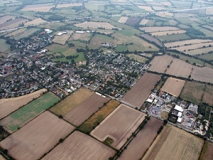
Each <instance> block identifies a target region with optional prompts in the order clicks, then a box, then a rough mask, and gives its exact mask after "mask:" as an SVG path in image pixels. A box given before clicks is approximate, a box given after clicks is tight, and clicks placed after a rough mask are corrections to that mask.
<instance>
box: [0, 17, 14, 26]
mask: <svg viewBox="0 0 213 160" xmlns="http://www.w3.org/2000/svg"><path fill="white" fill-rule="evenodd" d="M13 19H15V17H14V16H9V15H7V16H3V17H0V24H3V23H5V22H7V21H8V20H13Z"/></svg>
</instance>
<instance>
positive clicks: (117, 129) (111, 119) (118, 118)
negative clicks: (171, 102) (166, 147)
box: [91, 104, 145, 149]
mask: <svg viewBox="0 0 213 160" xmlns="http://www.w3.org/2000/svg"><path fill="white" fill-rule="evenodd" d="M144 118H145V114H144V113H142V112H139V111H137V110H135V109H133V108H130V107H127V106H126V105H124V104H121V105H120V106H119V107H117V108H116V109H115V110H114V111H113V112H112V113H111V114H110V115H109V116H108V117H107V118H106V119H104V121H102V123H101V124H100V125H99V126H98V127H96V128H95V129H94V130H93V131H92V132H91V135H92V136H94V137H96V138H97V139H98V140H100V141H105V140H106V139H107V138H108V137H109V138H111V139H113V143H112V144H111V145H112V146H113V147H115V148H116V149H120V148H121V147H122V146H123V145H124V143H125V142H126V140H127V138H129V137H130V136H131V134H132V132H134V131H135V130H136V129H137V127H138V126H139V125H140V124H141V122H143V120H144Z"/></svg>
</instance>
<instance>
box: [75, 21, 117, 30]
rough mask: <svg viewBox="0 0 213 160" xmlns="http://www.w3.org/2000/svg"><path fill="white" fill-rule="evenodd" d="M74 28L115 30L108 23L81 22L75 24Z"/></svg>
mask: <svg viewBox="0 0 213 160" xmlns="http://www.w3.org/2000/svg"><path fill="white" fill-rule="evenodd" d="M75 26H76V27H81V28H85V29H87V28H105V29H112V28H116V27H115V26H113V25H111V24H110V23H108V22H83V23H79V24H75Z"/></svg>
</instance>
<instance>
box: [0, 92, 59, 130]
mask: <svg viewBox="0 0 213 160" xmlns="http://www.w3.org/2000/svg"><path fill="white" fill-rule="evenodd" d="M59 100H60V98H58V97H57V96H55V95H54V94H53V93H51V92H48V93H46V94H44V95H42V96H41V97H39V98H38V99H36V100H34V101H32V102H31V103H29V104H27V105H26V106H24V107H22V108H20V109H19V110H17V111H15V112H13V113H12V114H10V115H9V116H8V117H6V118H4V119H2V120H1V121H0V124H1V125H2V126H3V127H4V128H5V129H6V130H7V131H8V132H9V133H11V132H14V131H16V130H17V129H18V128H19V127H22V126H23V125H24V124H26V123H27V122H28V121H30V120H32V119H33V118H35V117H36V116H38V115H39V114H40V113H42V112H43V111H45V110H46V109H48V108H49V107H51V106H52V105H54V104H55V103H56V102H58V101H59Z"/></svg>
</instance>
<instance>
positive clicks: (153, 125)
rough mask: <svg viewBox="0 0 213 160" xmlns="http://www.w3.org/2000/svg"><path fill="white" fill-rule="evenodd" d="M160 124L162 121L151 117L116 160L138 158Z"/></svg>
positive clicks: (155, 133)
mask: <svg viewBox="0 0 213 160" xmlns="http://www.w3.org/2000/svg"><path fill="white" fill-rule="evenodd" d="M162 124H163V122H162V121H160V120H158V119H156V118H153V117H151V118H150V120H149V121H148V122H147V124H146V125H145V127H144V128H143V129H142V130H141V131H140V132H138V134H137V136H136V137H135V138H134V139H133V140H132V141H131V143H130V144H129V145H128V147H127V149H126V150H124V152H123V153H122V155H121V156H120V157H119V158H118V160H139V159H140V158H141V157H142V156H143V154H144V153H145V152H146V150H147V149H148V148H149V146H150V145H151V143H152V142H153V140H154V138H155V137H156V136H157V131H158V129H159V128H160V126H162Z"/></svg>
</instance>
